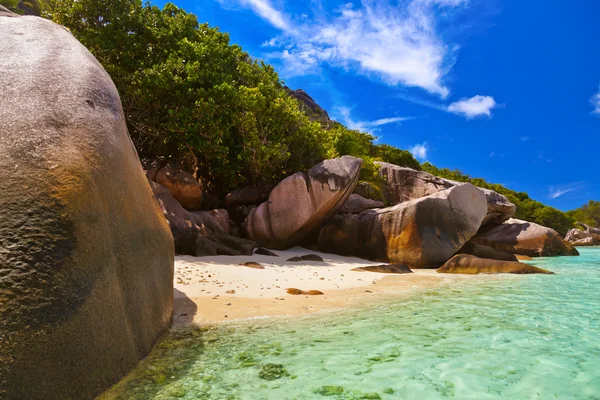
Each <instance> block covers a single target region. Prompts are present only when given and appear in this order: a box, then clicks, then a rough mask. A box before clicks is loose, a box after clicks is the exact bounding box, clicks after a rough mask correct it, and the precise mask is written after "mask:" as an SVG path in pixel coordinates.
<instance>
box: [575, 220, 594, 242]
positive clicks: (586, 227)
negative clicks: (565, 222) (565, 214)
mask: <svg viewBox="0 0 600 400" xmlns="http://www.w3.org/2000/svg"><path fill="white" fill-rule="evenodd" d="M575 225H576V226H579V227H581V228H582V229H583V230H584V231H585V232H587V233H588V234H589V235H590V236H591V237H592V239H594V244H600V229H598V228H594V227H591V226H589V225H586V224H584V223H582V222H576V223H575Z"/></svg>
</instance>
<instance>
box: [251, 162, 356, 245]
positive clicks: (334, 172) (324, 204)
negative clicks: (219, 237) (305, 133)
mask: <svg viewBox="0 0 600 400" xmlns="http://www.w3.org/2000/svg"><path fill="white" fill-rule="evenodd" d="M361 166H362V160H361V159H359V158H354V157H350V156H344V157H341V158H336V159H332V160H325V161H323V162H321V163H319V164H317V165H316V166H314V167H313V168H312V169H311V170H310V171H309V172H308V175H307V174H304V173H302V172H299V173H296V174H294V175H292V176H289V177H287V178H286V179H284V180H283V181H281V182H280V183H279V184H278V185H277V186H276V187H275V188H274V189H273V191H272V192H271V193H270V195H269V200H268V201H266V202H264V203H262V204H261V205H260V206H258V207H257V208H254V209H252V210H251V211H250V214H249V215H248V218H247V219H246V222H245V223H244V226H245V230H246V232H247V234H248V237H249V238H250V239H252V240H254V241H256V242H258V244H259V245H260V246H263V247H267V248H271V249H285V248H289V247H291V246H293V245H295V244H297V243H299V242H300V241H301V240H302V239H303V238H304V237H305V236H306V235H307V234H308V233H310V232H311V231H312V230H313V229H315V228H317V227H319V225H321V224H322V223H323V222H324V221H325V220H326V219H327V218H328V217H329V216H331V215H333V214H335V213H336V212H337V211H338V209H339V208H340V207H341V206H342V205H343V204H344V203H345V202H346V200H347V199H348V197H349V196H350V194H352V191H353V190H354V187H355V186H356V183H357V182H358V176H359V173H360V168H361Z"/></svg>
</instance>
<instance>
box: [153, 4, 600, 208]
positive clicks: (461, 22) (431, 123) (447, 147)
mask: <svg viewBox="0 0 600 400" xmlns="http://www.w3.org/2000/svg"><path fill="white" fill-rule="evenodd" d="M154 3H156V4H157V5H159V6H162V5H163V4H164V3H165V2H164V1H162V0H160V1H154ZM174 3H175V4H176V5H177V6H179V7H182V8H184V9H186V10H187V11H189V12H192V13H194V14H196V15H197V16H198V19H199V21H200V22H208V23H209V24H210V25H211V26H217V27H219V28H220V29H221V30H222V31H223V32H227V33H229V35H230V38H231V42H232V43H235V44H239V45H241V46H242V47H243V48H244V50H246V51H247V52H248V53H249V54H250V55H252V56H253V57H256V58H259V59H263V60H265V61H266V62H268V63H270V64H272V65H273V66H274V67H275V68H276V70H277V71H278V72H279V74H280V77H281V79H282V80H283V81H284V82H285V83H286V85H288V86H290V87H291V88H293V89H298V88H301V89H303V90H305V91H306V92H307V93H309V94H310V95H311V96H312V97H313V98H314V99H315V101H316V102H317V103H318V104H320V105H321V106H322V107H323V108H324V109H326V110H327V111H328V112H329V114H330V117H332V118H333V119H335V120H337V121H339V122H341V123H343V124H345V125H346V126H348V127H350V128H355V129H361V130H363V131H367V132H370V133H372V134H373V135H374V136H376V137H377V138H378V139H377V140H378V142H379V143H387V144H391V145H394V146H397V147H400V148H403V149H408V150H410V151H412V152H413V154H414V155H415V156H416V157H417V159H419V160H420V161H429V162H431V163H432V164H434V165H436V166H438V167H445V168H451V169H455V168H457V169H460V170H461V171H463V172H464V173H467V174H469V175H470V176H472V177H481V178H484V179H486V180H487V181H488V182H493V183H500V184H503V185H505V186H507V187H509V188H510V189H513V190H516V191H523V192H527V193H529V195H530V196H531V197H532V198H534V199H536V200H539V201H542V202H543V203H545V204H548V205H551V206H554V207H556V208H559V209H561V210H565V211H566V210H569V209H573V208H576V207H579V206H581V205H582V204H584V203H586V202H587V201H588V200H591V199H594V200H600V179H599V177H598V171H597V165H598V163H597V159H596V158H595V157H596V156H597V155H598V153H599V150H600V21H599V18H598V17H599V16H600V1H597V0H577V1H566V0H562V1H558V0H528V1H522V0H399V1H398V0H396V1H394V0H362V1H361V0H357V1H335V0H305V1H291V0H287V1H286V0H174Z"/></svg>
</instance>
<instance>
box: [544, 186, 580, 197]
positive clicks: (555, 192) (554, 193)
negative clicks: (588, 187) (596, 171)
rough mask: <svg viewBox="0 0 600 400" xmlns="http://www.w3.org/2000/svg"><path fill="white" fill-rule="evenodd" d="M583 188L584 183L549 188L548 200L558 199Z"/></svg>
mask: <svg viewBox="0 0 600 400" xmlns="http://www.w3.org/2000/svg"><path fill="white" fill-rule="evenodd" d="M584 186H585V183H584V182H573V183H569V184H567V185H559V186H550V187H548V198H549V199H558V198H559V197H561V196H563V195H565V194H567V193H571V192H575V191H577V190H580V189H583V188H584Z"/></svg>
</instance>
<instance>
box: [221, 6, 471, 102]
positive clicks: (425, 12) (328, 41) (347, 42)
mask: <svg viewBox="0 0 600 400" xmlns="http://www.w3.org/2000/svg"><path fill="white" fill-rule="evenodd" d="M219 2H221V4H224V2H225V0H219ZM235 2H237V4H239V5H241V6H243V7H248V8H251V9H252V10H254V12H255V13H256V14H258V15H259V16H261V17H262V18H264V19H265V20H267V21H268V22H269V23H271V24H272V25H273V26H274V27H276V28H278V29H280V30H281V31H282V35H281V36H279V37H278V38H276V39H275V40H270V41H268V42H267V43H265V45H269V46H272V47H274V48H275V49H276V52H273V53H271V54H270V56H271V57H278V58H279V59H281V60H282V62H283V63H284V72H285V73H286V75H287V74H292V75H301V74H307V73H318V69H316V68H314V66H316V65H322V64H327V65H331V66H335V67H340V68H345V69H352V70H353V71H355V72H357V73H360V74H363V75H367V76H370V77H377V78H378V79H379V80H382V81H383V82H385V83H387V84H389V85H393V86H395V85H404V86H412V87H419V88H422V89H424V90H426V91H427V92H429V93H432V94H436V95H439V96H441V97H442V98H445V97H447V96H448V94H449V93H450V90H449V89H448V87H447V86H446V85H445V84H444V83H443V79H444V77H445V76H446V74H447V73H448V72H449V70H450V69H451V67H452V66H453V64H454V62H455V60H456V52H457V50H458V47H457V46H454V45H451V44H448V43H445V41H444V40H443V38H442V37H441V35H440V34H439V32H438V31H437V30H436V25H437V22H438V18H440V14H441V13H440V11H442V12H443V11H445V10H455V9H460V8H461V7H462V6H464V5H465V4H466V3H467V0H406V1H404V2H401V3H400V5H392V4H390V3H388V2H376V1H373V0H362V1H361V3H360V4H359V5H358V6H355V5H353V4H352V3H348V4H346V5H344V6H342V7H341V8H340V9H338V10H336V11H335V12H333V13H331V14H327V13H323V14H322V15H319V16H318V17H308V18H307V17H299V18H297V19H296V20H295V21H294V24H292V23H291V22H290V21H291V20H292V17H290V16H288V15H286V14H284V13H283V12H281V11H278V10H276V9H275V8H274V7H273V6H272V4H271V3H270V1H269V0H235ZM292 26H294V27H295V28H294V29H292V28H291V27H292Z"/></svg>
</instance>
